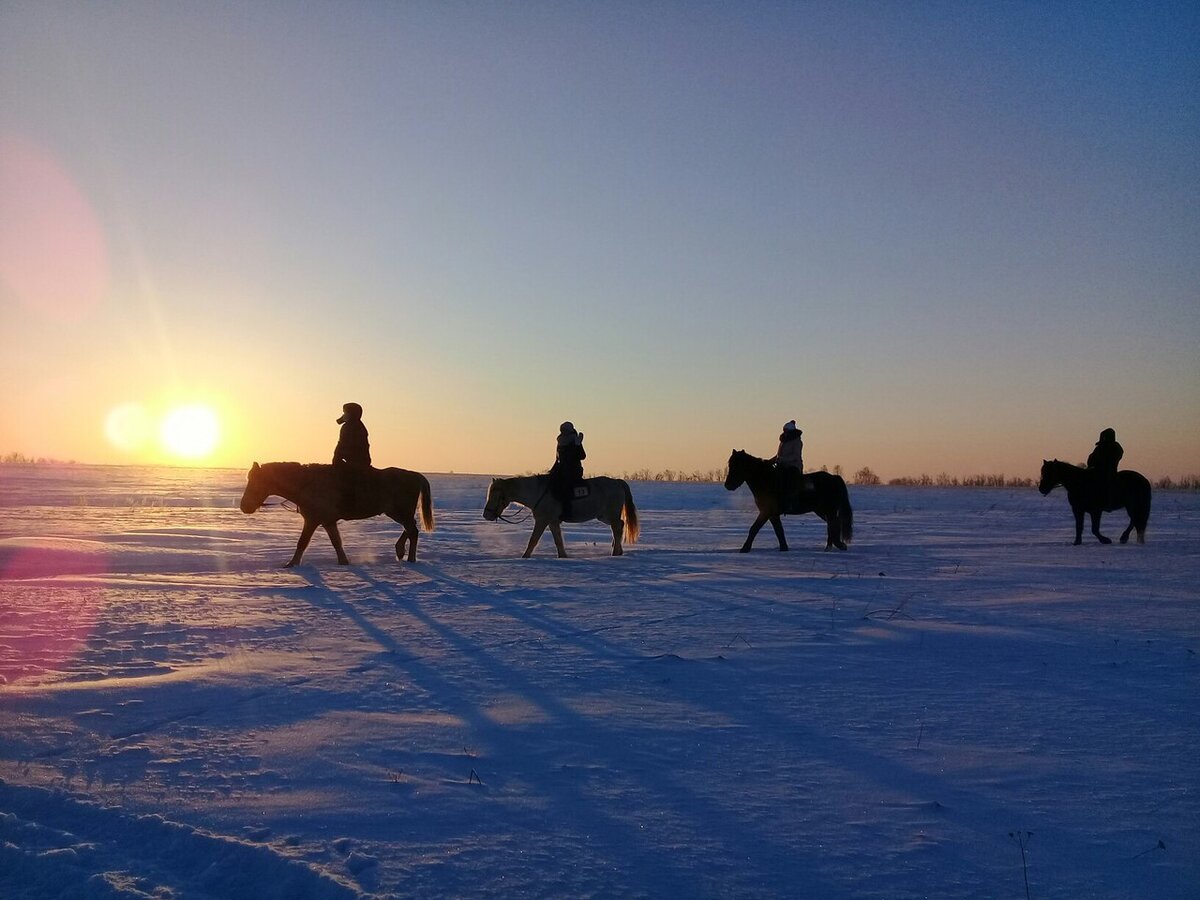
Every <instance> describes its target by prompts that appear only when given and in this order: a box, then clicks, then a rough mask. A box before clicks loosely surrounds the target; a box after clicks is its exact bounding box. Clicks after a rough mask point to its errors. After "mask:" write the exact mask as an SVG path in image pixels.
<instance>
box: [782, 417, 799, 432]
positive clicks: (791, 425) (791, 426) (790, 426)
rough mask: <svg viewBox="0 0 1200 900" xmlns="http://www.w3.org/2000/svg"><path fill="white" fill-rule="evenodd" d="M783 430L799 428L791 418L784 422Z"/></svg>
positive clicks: (796, 429) (797, 429)
mask: <svg viewBox="0 0 1200 900" xmlns="http://www.w3.org/2000/svg"><path fill="white" fill-rule="evenodd" d="M783 430H784V431H799V430H800V429H799V428H797V427H796V420H795V419H792V420H791V421H790V422H787V423H786V424H784V426H783Z"/></svg>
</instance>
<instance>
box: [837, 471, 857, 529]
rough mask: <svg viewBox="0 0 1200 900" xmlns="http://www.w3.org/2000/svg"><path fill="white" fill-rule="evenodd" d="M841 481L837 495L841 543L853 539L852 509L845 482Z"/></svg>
mask: <svg viewBox="0 0 1200 900" xmlns="http://www.w3.org/2000/svg"><path fill="white" fill-rule="evenodd" d="M838 480H839V481H841V484H840V485H839V487H840V494H841V496H840V497H838V522H840V523H841V526H842V543H843V544H848V543H850V542H851V541H852V540H854V509H853V508H852V507H851V506H850V492H849V491H848V490H846V482H845V480H843V479H840V478H839V479H838Z"/></svg>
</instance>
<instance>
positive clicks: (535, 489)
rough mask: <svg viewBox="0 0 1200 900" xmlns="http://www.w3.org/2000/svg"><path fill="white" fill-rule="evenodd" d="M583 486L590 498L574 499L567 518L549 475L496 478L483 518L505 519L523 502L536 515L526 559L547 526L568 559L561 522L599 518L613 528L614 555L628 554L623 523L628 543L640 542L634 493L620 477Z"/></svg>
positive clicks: (593, 480)
mask: <svg viewBox="0 0 1200 900" xmlns="http://www.w3.org/2000/svg"><path fill="white" fill-rule="evenodd" d="M583 484H584V485H585V486H586V487H587V488H588V495H587V496H583V497H576V498H575V499H573V500H572V501H571V516H570V518H568V519H564V518H563V514H562V512H563V508H562V503H560V502H559V501H558V498H556V497H555V496H554V492H553V491H552V490H551V489H550V478H549V476H547V475H528V476H525V477H523V478H493V479H492V483H491V484H490V485H489V486H488V494H487V503H486V504H484V507H483V517H484V518H485V519H487V520H488V521H489V522H494V521H496V520H497V519H503V518H504V510H505V509H506V508H507V507H508V504H510V503H520V504H521V505H522V506H526V507H528V508H529V509H530V510H531V511H532V512H533V535H532V536H531V537H530V538H529V546H528V547H526V548H525V554H524V557H523V558H524V559H529V557H530V556H531V555H533V548H534V547H536V546H537V543H538V541H539V540H541V537H542V532H543V531H545V530H546V528H547V527H549V528H550V534H552V535H553V536H554V546H555V547H556V548H557V549H558V556H559V558H560V559H562V558H565V557H566V555H567V551H566V549H565V548H564V547H563V537H562V527H561V523H562V522H564V521H566V522H587V521H589V520H591V519H599V520H600V521H601V522H603V523H604V524H606V525H608V526H609V527H610V528H611V529H612V534H613V542H612V555H613V556H620V555H621V554H622V553H624V552H625V551H624V550H623V549H622V547H621V531H622V528H621V526H622V523H623V524H624V532H625V540H627V541H629V543H631V544H635V543H637V539H638V531H639V528H638V516H637V507H636V506H634V505H633V494H632V493H630V491H629V485H628V484H626V483H625V482H624V481H622V480H621V479H620V478H586V479H584V481H583Z"/></svg>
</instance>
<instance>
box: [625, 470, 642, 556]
mask: <svg viewBox="0 0 1200 900" xmlns="http://www.w3.org/2000/svg"><path fill="white" fill-rule="evenodd" d="M621 487H622V488H624V490H625V506H624V508H623V509H622V510H621V518H622V519H624V520H625V540H627V541H628V542H629V543H631V544H636V543H637V539H638V535H639V534H641V531H642V529H641V526H640V525H639V524H638V514H637V507H636V506H634V505H633V492H632V491H630V490H629V484H628V483H627V482H625V481H623V480H622V481H621Z"/></svg>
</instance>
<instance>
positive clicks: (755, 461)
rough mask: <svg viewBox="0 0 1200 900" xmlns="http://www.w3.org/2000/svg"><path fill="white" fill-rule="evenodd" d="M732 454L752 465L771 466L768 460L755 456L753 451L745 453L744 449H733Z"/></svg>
mask: <svg viewBox="0 0 1200 900" xmlns="http://www.w3.org/2000/svg"><path fill="white" fill-rule="evenodd" d="M733 455H734V456H736V457H738V458H739V459H741V460H744V461H745V462H747V463H749V464H750V465H752V466H757V467H759V468H760V469H761V468H768V469H769V468H773V466H772V464H771V462H770V461H769V460H766V459H763V458H762V457H761V456H755V455H754V454H753V453H747V452H746V451H745V450H734V451H733Z"/></svg>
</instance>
